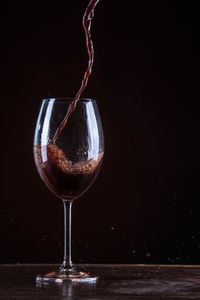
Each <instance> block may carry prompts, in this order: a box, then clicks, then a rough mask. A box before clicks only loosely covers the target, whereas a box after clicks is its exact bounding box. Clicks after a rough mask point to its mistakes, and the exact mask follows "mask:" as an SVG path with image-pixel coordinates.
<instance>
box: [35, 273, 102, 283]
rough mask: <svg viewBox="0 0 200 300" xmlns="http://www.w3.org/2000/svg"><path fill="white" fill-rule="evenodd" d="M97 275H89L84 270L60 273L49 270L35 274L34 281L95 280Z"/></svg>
mask: <svg viewBox="0 0 200 300" xmlns="http://www.w3.org/2000/svg"><path fill="white" fill-rule="evenodd" d="M97 279H98V277H96V276H91V275H90V274H88V273H85V272H78V271H77V272H74V273H73V274H62V273H61V272H50V273H47V274H44V275H37V277H36V283H39V284H42V283H43V284H48V283H62V282H65V281H70V282H86V283H87V282H88V283H90V282H91V283H93V282H96V281H97Z"/></svg>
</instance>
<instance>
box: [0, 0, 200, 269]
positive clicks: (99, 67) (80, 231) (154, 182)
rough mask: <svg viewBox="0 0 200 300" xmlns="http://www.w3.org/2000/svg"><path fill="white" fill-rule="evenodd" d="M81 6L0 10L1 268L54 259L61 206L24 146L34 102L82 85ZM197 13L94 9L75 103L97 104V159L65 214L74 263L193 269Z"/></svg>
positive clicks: (198, 230) (120, 6) (142, 6)
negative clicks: (100, 147)
mask: <svg viewBox="0 0 200 300" xmlns="http://www.w3.org/2000/svg"><path fill="white" fill-rule="evenodd" d="M9 3H10V4H9ZM43 3H44V2H43ZM87 3H88V1H83V0H78V1H74V0H70V1H66V2H65V5H62V3H61V2H56V3H54V5H51V4H50V3H48V5H45V4H43V6H42V4H41V3H40V5H37V4H36V3H35V2H34V3H32V4H31V3H30V2H26V3H25V4H21V5H20V4H19V3H18V2H16V3H15V4H11V2H8V5H7V7H1V17H0V29H1V48H0V59H1V64H0V66H1V99H0V124H1V127H0V128H1V131H0V133H1V202H0V262H1V263H16V262H20V263H25V262H49V263H51V262H61V260H62V252H63V247H62V238H63V223H62V217H63V210H62V203H61V201H60V200H59V199H56V198H55V196H54V195H52V194H51V192H49V191H48V190H47V188H46V187H45V186H44V184H43V182H42V181H41V179H40V178H39V176H38V174H37V172H36V169H35V166H34V162H33V155H32V141H33V134H34V127H35V122H36V118H37V113H38V109H39V105H40V101H41V99H42V98H44V97H49V96H57V97H58V96H59V97H65V96H66V97H73V96H74V95H75V94H76V92H77V90H78V88H79V86H80V82H81V79H82V75H83V72H84V70H85V68H86V65H87V53H86V49H85V37H84V33H83V29H82V25H81V19H82V15H83V13H84V10H85V7H86V5H87ZM199 8H200V4H196V3H195V2H193V1H188V2H187V4H184V3H183V2H181V5H177V7H176V1H174V2H172V3H171V2H170V1H159V2H155V1H153V2H152V1H147V2H145V1H139V3H137V1H123V2H120V1H119V2H118V1H104V0H101V1H100V3H99V4H98V7H97V8H96V12H95V18H94V22H93V25H92V33H93V41H94V46H95V63H94V69H93V74H92V76H91V78H90V80H89V84H88V87H87V89H86V91H85V92H84V95H83V96H85V97H92V98H95V99H97V101H98V105H99V109H100V112H101V117H102V122H103V125H104V131H105V141H106V155H105V160H104V164H103V167H102V171H101V173H100V175H99V177H98V179H97V181H96V182H95V184H94V185H93V186H92V187H91V189H90V190H88V191H87V193H85V194H84V195H83V196H82V197H81V198H80V199H79V200H77V201H76V202H75V203H74V206H73V228H72V234H73V261H74V262H76V263H78V262H89V263H185V264H189V263H200V220H199V214H200V210H199V209H200V204H199V198H200V189H199V170H200V160H199V152H200V144H199V140H200V139H199V129H200V122H199V109H198V102H199V96H200V92H199V70H200V59H199V53H200V45H199V29H200V26H199V13H200V10H199Z"/></svg>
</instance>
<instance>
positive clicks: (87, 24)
mask: <svg viewBox="0 0 200 300" xmlns="http://www.w3.org/2000/svg"><path fill="white" fill-rule="evenodd" d="M98 2H99V0H90V2H89V4H88V6H87V8H86V11H85V14H84V16H83V28H84V31H85V36H86V45H87V52H88V58H89V59H88V66H87V69H86V71H85V73H84V77H83V80H82V83H81V86H80V88H79V90H78V92H77V94H76V96H75V98H74V100H73V101H72V102H71V105H70V106H69V110H68V112H67V114H66V116H65V117H64V119H63V120H62V122H61V124H60V125H59V127H58V128H57V130H56V132H55V135H54V137H53V139H52V143H53V144H55V142H56V140H57V138H58V136H59V134H60V133H61V131H62V130H63V128H64V127H65V125H66V123H67V121H68V119H69V117H70V115H71V114H72V113H73V111H74V110H75V108H76V105H77V102H78V100H79V99H80V96H81V94H82V93H83V91H84V89H85V88H86V86H87V82H88V79H89V77H90V75H91V72H92V65H93V62H94V48H93V43H92V38H91V23H92V18H93V17H94V9H95V6H96V5H97V3H98Z"/></svg>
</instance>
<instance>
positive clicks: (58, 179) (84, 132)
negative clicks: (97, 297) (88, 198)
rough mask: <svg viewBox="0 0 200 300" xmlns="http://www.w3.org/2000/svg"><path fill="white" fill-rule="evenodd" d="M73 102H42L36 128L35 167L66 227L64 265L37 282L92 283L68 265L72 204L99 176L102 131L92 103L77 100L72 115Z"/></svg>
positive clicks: (102, 153)
mask: <svg viewBox="0 0 200 300" xmlns="http://www.w3.org/2000/svg"><path fill="white" fill-rule="evenodd" d="M72 103H73V99H70V98H63V99H61V98H51V99H44V100H43V101H42V104H41V108H40V112H39V115H38V120H37V124H36V129H35V136H34V160H35V164H36V167H37V170H38V173H39V175H40V177H41V178H42V180H43V181H44V183H45V184H46V186H47V187H48V188H49V190H51V191H52V192H53V193H54V194H55V195H56V196H57V197H58V198H60V199H61V200H62V201H63V203H64V225H65V226H64V227H65V234H64V261H63V264H62V266H61V267H60V270H59V271H58V272H52V273H49V274H46V275H43V276H41V275H40V276H38V277H37V280H38V281H40V282H42V281H45V282H46V281H47V282H48V281H56V280H61V281H62V280H68V279H70V280H72V279H73V280H75V279H76V280H77V278H78V279H79V280H81V279H84V280H92V279H94V280H95V277H93V278H92V277H91V276H90V275H89V274H87V273H82V272H79V271H77V270H76V268H75V267H74V266H73V265H72V262H71V205H72V202H73V201H74V200H75V199H76V198H78V197H80V196H81V195H82V194H83V193H84V192H85V191H86V190H87V189H88V188H89V187H90V186H91V185H92V184H93V182H94V181H95V179H96V178H97V176H98V173H99V171H100V168H101V164H102V160H103V155H104V137H103V129H102V125H101V118H100V114H99V111H98V107H97V103H96V101H95V100H92V99H86V98H81V99H79V101H78V102H77V105H76V108H75V110H74V111H73V112H72V111H70V110H71V109H72V108H71V104H72ZM69 113H70V114H69ZM67 114H69V118H68V119H67V122H66V124H65V126H63V128H61V129H62V130H60V131H59V130H58V129H60V126H61V124H62V122H63V120H64V118H65V117H66V115H67ZM58 131H59V134H58ZM55 137H56V138H55Z"/></svg>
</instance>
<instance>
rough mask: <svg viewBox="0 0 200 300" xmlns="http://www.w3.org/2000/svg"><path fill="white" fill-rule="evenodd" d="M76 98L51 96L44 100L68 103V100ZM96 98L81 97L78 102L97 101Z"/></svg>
mask: <svg viewBox="0 0 200 300" xmlns="http://www.w3.org/2000/svg"><path fill="white" fill-rule="evenodd" d="M73 100H74V98H73V97H51V98H44V99H42V101H47V102H51V101H53V102H54V101H55V102H56V103H66V102H67V103H68V102H72V101H73ZM95 101H96V100H95V99H92V98H79V100H78V102H95Z"/></svg>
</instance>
